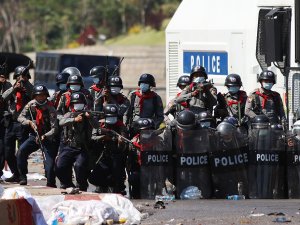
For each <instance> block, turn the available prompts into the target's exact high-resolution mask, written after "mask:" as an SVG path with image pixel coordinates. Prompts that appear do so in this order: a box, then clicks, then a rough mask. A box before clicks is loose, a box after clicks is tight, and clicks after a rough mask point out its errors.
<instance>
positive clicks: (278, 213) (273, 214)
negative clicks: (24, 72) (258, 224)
mask: <svg viewBox="0 0 300 225" xmlns="http://www.w3.org/2000/svg"><path fill="white" fill-rule="evenodd" d="M267 215H268V216H285V214H284V213H282V212H271V213H268V214H267Z"/></svg>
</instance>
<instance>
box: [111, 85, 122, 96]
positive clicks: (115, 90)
mask: <svg viewBox="0 0 300 225" xmlns="http://www.w3.org/2000/svg"><path fill="white" fill-rule="evenodd" d="M120 92H121V88H120V87H111V88H110V93H111V94H112V95H117V94H120Z"/></svg>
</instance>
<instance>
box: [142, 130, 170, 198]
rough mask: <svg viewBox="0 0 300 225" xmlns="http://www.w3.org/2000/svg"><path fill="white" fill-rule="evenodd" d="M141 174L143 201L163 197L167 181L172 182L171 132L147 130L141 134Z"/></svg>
mask: <svg viewBox="0 0 300 225" xmlns="http://www.w3.org/2000/svg"><path fill="white" fill-rule="evenodd" d="M140 143H141V173H140V188H141V198H142V199H155V196H156V195H162V194H163V193H164V189H167V187H166V181H167V180H172V179H171V178H172V176H173V160H172V139H171V132H169V131H168V130H165V132H163V133H161V132H159V131H157V130H145V131H141V134H140Z"/></svg>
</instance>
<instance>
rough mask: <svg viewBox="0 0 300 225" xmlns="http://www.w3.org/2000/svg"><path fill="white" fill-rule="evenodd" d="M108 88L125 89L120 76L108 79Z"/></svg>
mask: <svg viewBox="0 0 300 225" xmlns="http://www.w3.org/2000/svg"><path fill="white" fill-rule="evenodd" d="M107 86H109V87H120V88H123V82H122V79H121V77H119V76H111V77H109V78H108V81H107Z"/></svg>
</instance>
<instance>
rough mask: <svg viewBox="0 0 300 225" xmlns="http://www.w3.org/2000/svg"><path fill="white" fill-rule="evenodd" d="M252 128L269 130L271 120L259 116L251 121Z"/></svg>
mask: <svg viewBox="0 0 300 225" xmlns="http://www.w3.org/2000/svg"><path fill="white" fill-rule="evenodd" d="M251 126H252V128H254V129H261V128H269V126H270V119H269V118H268V117H267V116H266V115H257V116H256V117H254V118H253V119H252V120H251Z"/></svg>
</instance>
